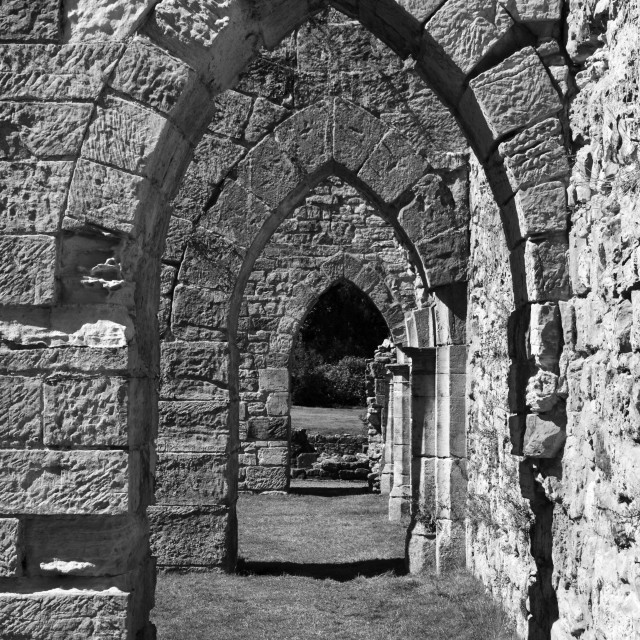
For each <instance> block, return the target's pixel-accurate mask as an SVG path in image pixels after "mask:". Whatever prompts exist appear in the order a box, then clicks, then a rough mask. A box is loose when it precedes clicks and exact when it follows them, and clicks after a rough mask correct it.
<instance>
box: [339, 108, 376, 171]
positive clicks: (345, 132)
mask: <svg viewBox="0 0 640 640" xmlns="http://www.w3.org/2000/svg"><path fill="white" fill-rule="evenodd" d="M333 117H334V125H333V158H334V160H335V161H336V162H337V163H338V164H341V165H343V166H345V167H346V168H347V169H349V170H350V171H353V172H354V173H357V172H358V171H359V170H360V168H361V167H362V165H363V164H364V162H365V160H366V159H367V158H368V157H369V156H370V155H371V153H372V152H373V150H374V149H375V147H376V146H377V145H378V143H379V142H380V141H381V140H382V137H383V136H384V134H385V133H386V127H385V125H384V124H383V123H382V122H381V121H380V120H378V119H377V118H374V117H373V116H372V115H371V114H370V113H369V112H367V111H365V110H364V109H360V108H358V107H357V106H356V105H354V104H351V103H349V102H345V101H344V100H341V99H340V98H336V100H335V101H334V116H333Z"/></svg>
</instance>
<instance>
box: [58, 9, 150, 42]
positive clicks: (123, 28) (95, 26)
mask: <svg viewBox="0 0 640 640" xmlns="http://www.w3.org/2000/svg"><path fill="white" fill-rule="evenodd" d="M152 6H153V0H131V1H130V2H122V1H118V0H93V1H92V2H91V3H90V4H87V3H85V2H80V3H77V4H76V3H73V4H70V5H65V21H64V22H65V23H64V31H65V39H68V40H69V41H71V42H87V41H89V42H90V41H92V40H97V41H98V42H100V43H102V42H103V41H104V40H105V36H106V34H108V38H109V39H112V40H115V41H116V42H122V41H123V40H126V39H127V38H128V36H130V35H131V34H132V33H134V32H135V30H136V28H137V27H138V25H139V23H140V22H141V18H143V16H144V14H146V13H148V12H149V11H150V10H151V8H152Z"/></svg>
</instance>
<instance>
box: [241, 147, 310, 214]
mask: <svg viewBox="0 0 640 640" xmlns="http://www.w3.org/2000/svg"><path fill="white" fill-rule="evenodd" d="M274 176H278V179H277V180H274ZM301 180H302V173H301V171H300V169H299V168H298V167H297V166H296V165H295V164H294V163H293V161H292V160H291V158H289V156H288V155H287V154H286V153H285V152H284V151H283V150H282V148H281V147H280V146H279V145H278V143H277V142H276V140H275V139H274V138H273V137H271V136H269V137H268V138H266V139H265V140H263V141H262V142H261V143H260V144H259V145H257V146H256V147H254V148H253V150H252V151H251V152H250V153H249V155H248V156H247V157H246V158H245V159H244V160H243V161H242V162H241V163H240V166H239V167H238V182H240V183H241V185H242V186H243V187H244V188H245V189H246V190H247V191H251V192H252V193H253V194H254V195H256V196H257V197H258V198H260V199H261V200H263V201H264V202H265V203H266V204H267V205H268V206H269V207H277V206H278V205H279V204H280V203H281V202H282V201H283V200H284V199H285V198H286V197H287V196H288V195H289V194H290V193H291V192H292V191H293V190H294V189H295V188H296V187H297V186H298V185H299V184H300V182H301Z"/></svg>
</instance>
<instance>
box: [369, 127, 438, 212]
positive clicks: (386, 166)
mask: <svg viewBox="0 0 640 640" xmlns="http://www.w3.org/2000/svg"><path fill="white" fill-rule="evenodd" d="M426 168H427V163H426V161H425V160H424V159H423V158H421V157H420V156H418V155H417V154H415V153H414V151H413V149H412V147H411V145H410V144H409V142H408V141H407V140H406V138H404V137H403V136H401V135H400V134H399V133H397V132H396V131H390V132H389V133H387V134H386V135H385V136H384V138H383V139H382V140H381V141H380V142H379V143H378V145H377V146H376V148H375V149H374V150H373V151H372V153H371V155H370V156H369V158H367V160H366V162H365V163H364V165H363V166H362V169H360V171H359V172H358V177H359V178H360V179H361V180H363V181H364V182H366V183H367V185H368V186H369V187H370V188H371V190H372V191H373V192H374V193H375V194H376V195H377V196H379V197H380V198H382V199H383V200H384V201H385V202H394V201H395V200H396V199H397V198H399V197H400V196H401V195H402V194H403V193H404V192H405V191H406V190H407V189H409V187H410V186H411V185H413V184H414V183H415V182H416V181H417V180H418V179H419V178H420V177H421V176H422V174H423V173H424V172H425V171H426Z"/></svg>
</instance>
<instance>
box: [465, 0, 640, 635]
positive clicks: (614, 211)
mask: <svg viewBox="0 0 640 640" xmlns="http://www.w3.org/2000/svg"><path fill="white" fill-rule="evenodd" d="M568 25H569V27H568V40H567V51H568V53H569V55H570V56H571V58H572V61H573V62H574V64H575V65H576V67H575V71H576V72H577V73H576V85H575V88H574V89H570V90H571V91H573V90H575V91H577V95H575V97H574V98H573V99H572V102H571V108H570V111H569V114H568V115H569V123H570V131H571V137H572V140H571V143H572V144H573V147H574V149H575V152H576V162H575V165H574V167H573V171H572V176H571V184H570V186H569V189H568V194H569V195H568V200H569V205H570V212H571V223H572V224H571V230H570V234H569V240H570V251H569V266H570V272H571V288H572V294H573V297H572V298H571V299H570V300H569V302H567V303H561V307H560V309H561V315H562V323H563V339H564V348H563V353H562V358H561V361H560V378H559V380H558V383H557V387H556V392H557V395H558V396H559V397H561V398H566V403H567V418H568V420H567V427H566V443H565V446H564V450H563V454H562V458H561V460H559V461H558V462H553V461H549V462H546V461H545V460H542V459H539V460H537V461H536V460H532V461H531V462H530V463H529V464H530V465H531V466H530V469H529V470H528V471H527V470H526V466H527V463H525V462H522V464H521V465H519V464H518V463H519V460H522V458H519V457H514V456H513V455H511V447H512V442H511V439H510V432H509V421H508V418H509V413H510V411H511V410H512V409H511V407H510V404H509V402H508V401H507V399H508V387H507V380H508V376H509V373H510V360H511V355H512V353H510V349H512V348H513V347H512V346H511V345H509V343H508V341H507V338H506V337H507V335H509V332H508V331H507V329H508V327H509V321H510V318H511V312H512V310H513V290H512V283H511V278H510V275H509V267H508V253H507V251H506V245H505V243H504V240H503V239H502V233H501V225H500V222H499V217H498V211H497V210H496V207H495V205H494V204H493V203H492V199H491V198H490V197H489V196H488V195H487V193H486V185H485V184H483V180H482V175H479V174H478V173H477V171H475V170H473V171H472V203H473V204H472V214H473V217H472V242H471V251H472V259H471V264H472V269H471V279H470V304H469V321H470V324H469V328H470V338H471V357H470V369H469V375H470V379H471V381H472V382H471V387H470V397H471V402H470V405H469V406H470V411H469V416H468V419H469V425H468V437H469V440H468V445H469V457H470V467H469V491H470V500H469V514H468V515H469V533H470V536H469V546H468V561H469V566H470V567H471V568H472V570H473V571H474V572H475V573H476V574H477V575H479V576H480V577H481V579H482V580H483V581H485V583H486V584H488V585H489V586H490V588H491V590H492V592H493V593H494V595H495V596H496V597H497V598H498V599H499V600H500V601H501V602H503V604H505V605H506V607H507V608H508V609H510V610H511V612H512V614H513V615H514V616H515V617H516V620H518V623H519V630H520V633H521V634H522V635H523V637H526V634H527V633H529V630H528V629H527V624H526V616H527V612H528V611H531V607H532V606H535V598H536V597H538V598H540V597H544V594H542V593H541V592H540V591H537V596H536V591H535V590H532V589H531V587H532V585H533V584H534V580H533V577H534V576H536V575H540V573H541V572H540V567H538V568H537V570H536V564H535V563H534V562H533V557H532V555H531V554H530V553H529V549H530V548H532V549H533V550H534V554H535V553H536V550H537V553H538V554H540V555H539V556H538V557H540V556H541V557H542V558H543V559H544V561H545V562H546V564H547V569H548V570H551V568H552V569H553V573H552V575H551V576H550V579H549V580H547V581H545V584H541V585H539V586H540V588H541V589H543V590H544V591H545V593H546V595H547V597H548V596H550V597H551V598H550V599H551V600H556V601H557V602H556V603H555V607H556V608H557V609H556V613H555V615H552V616H551V620H550V623H552V625H553V626H552V630H551V635H552V638H553V639H554V640H556V639H557V640H569V639H570V638H581V639H583V640H594V639H595V638H598V639H600V638H602V639H611V640H613V639H618V638H635V637H637V636H639V635H640V597H639V592H638V589H639V586H640V574H639V571H638V559H639V555H640V550H639V548H638V534H639V527H640V514H639V512H638V508H637V505H636V502H637V496H638V495H639V490H640V486H639V485H640V473H639V471H638V469H640V446H639V443H640V439H639V438H638V424H639V421H640V404H639V400H638V399H639V397H640V396H639V392H638V379H639V376H640V359H639V355H638V351H639V350H640V339H639V338H638V336H639V335H640V334H639V333H638V326H640V325H639V324H638V321H639V318H640V314H639V313H638V311H637V310H636V306H638V305H640V296H638V297H637V296H636V293H637V289H638V282H639V278H638V274H639V264H640V263H639V262H638V248H639V246H640V229H639V228H638V224H637V219H638V214H639V213H640V211H639V209H638V198H639V197H640V170H639V168H638V143H639V141H640V130H639V128H638V117H639V115H640V114H639V106H638V101H639V95H640V94H639V87H640V66H639V64H638V59H639V55H640V51H639V45H640V41H639V33H640V29H639V27H640V7H639V5H638V3H637V2H598V3H596V2H572V3H570V12H569V14H568ZM572 95H573V94H572ZM478 178H479V179H478ZM479 214H480V215H479ZM487 246H493V247H497V246H502V247H503V248H502V250H501V251H499V252H490V253H488V252H487V251H486V247H487ZM636 303H638V305H637V304H636ZM639 308H640V307H639ZM511 335H513V334H511ZM513 375H516V374H513ZM527 400H528V401H530V398H528V399H527ZM513 401H514V399H513V398H512V402H513ZM527 478H528V481H527ZM532 481H535V484H534V482H532ZM542 492H544V494H543V495H540V494H541V493H542ZM532 494H533V495H532ZM535 494H538V495H535ZM522 495H524V496H526V497H527V498H530V497H531V498H533V502H536V501H537V502H538V504H541V501H542V500H543V499H544V498H546V499H548V500H549V501H550V503H552V504H553V517H552V525H551V526H549V524H547V525H543V527H542V529H543V530H545V531H546V533H547V536H548V539H547V544H543V545H542V547H540V546H538V545H537V543H536V533H535V532H536V527H535V522H536V516H534V514H533V513H532V512H531V510H530V509H529V501H528V500H523V499H522ZM541 519H544V517H543V518H541ZM538 524H539V525H540V522H538ZM532 525H533V526H532ZM545 526H546V528H545ZM542 529H538V531H541V530H542ZM549 552H551V553H550V554H549ZM550 560H551V561H552V564H551V562H549V561H550ZM551 613H552V614H553V607H552V609H551ZM556 618H557V619H556Z"/></svg>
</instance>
